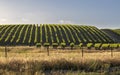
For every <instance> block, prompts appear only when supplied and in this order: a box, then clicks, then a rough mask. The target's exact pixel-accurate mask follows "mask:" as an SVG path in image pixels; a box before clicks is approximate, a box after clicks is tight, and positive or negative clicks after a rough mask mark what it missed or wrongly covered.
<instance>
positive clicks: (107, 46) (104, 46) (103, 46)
mask: <svg viewBox="0 0 120 75" xmlns="http://www.w3.org/2000/svg"><path fill="white" fill-rule="evenodd" d="M109 46H110V44H102V46H101V48H102V49H104V50H106V49H109Z"/></svg>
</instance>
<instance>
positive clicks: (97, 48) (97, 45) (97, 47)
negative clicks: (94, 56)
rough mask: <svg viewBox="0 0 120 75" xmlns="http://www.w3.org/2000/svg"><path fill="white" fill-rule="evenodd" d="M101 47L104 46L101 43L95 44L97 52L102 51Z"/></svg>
mask: <svg viewBox="0 0 120 75" xmlns="http://www.w3.org/2000/svg"><path fill="white" fill-rule="evenodd" d="M101 45H102V44H101V43H95V45H94V48H95V49H96V50H100V47H101Z"/></svg>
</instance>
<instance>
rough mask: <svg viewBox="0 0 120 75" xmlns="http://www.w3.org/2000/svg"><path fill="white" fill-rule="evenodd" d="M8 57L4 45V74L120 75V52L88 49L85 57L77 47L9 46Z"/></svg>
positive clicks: (0, 64) (0, 58)
mask: <svg viewBox="0 0 120 75" xmlns="http://www.w3.org/2000/svg"><path fill="white" fill-rule="evenodd" d="M7 50H8V51H9V52H8V57H7V58H5V57H4V48H2V47H1V48H0V51H1V52H0V75H16V74H17V75H41V74H43V75H44V74H45V75H48V74H51V75H86V74H91V75H93V74H94V75H99V74H102V75H104V74H112V73H113V74H114V75H115V73H116V74H118V75H119V74H120V72H119V70H120V52H119V51H117V50H115V51H114V53H113V57H111V53H110V51H109V50H108V51H95V50H91V51H88V50H85V51H84V56H83V57H81V51H80V49H77V50H59V49H58V50H50V56H47V52H46V50H45V49H41V50H40V49H38V48H34V47H33V48H32V47H28V48H26V47H25V48H24V47H14V48H13V47H9V48H7Z"/></svg>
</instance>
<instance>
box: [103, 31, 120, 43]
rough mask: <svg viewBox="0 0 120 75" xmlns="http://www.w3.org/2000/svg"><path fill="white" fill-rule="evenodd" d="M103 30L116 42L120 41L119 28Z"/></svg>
mask: <svg viewBox="0 0 120 75" xmlns="http://www.w3.org/2000/svg"><path fill="white" fill-rule="evenodd" d="M102 31H104V32H105V33H107V34H108V35H109V36H110V37H111V38H112V39H113V40H114V41H115V42H118V43H120V29H119V30H111V29H102Z"/></svg>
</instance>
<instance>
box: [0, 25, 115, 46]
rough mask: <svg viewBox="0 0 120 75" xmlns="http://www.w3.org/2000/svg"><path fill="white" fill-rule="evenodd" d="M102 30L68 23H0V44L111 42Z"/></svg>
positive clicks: (32, 44)
mask: <svg viewBox="0 0 120 75" xmlns="http://www.w3.org/2000/svg"><path fill="white" fill-rule="evenodd" d="M113 42H114V41H113V40H112V39H111V38H110V37H109V36H108V35H107V34H106V33H105V32H103V31H101V30H99V29H98V28H96V27H94V26H80V25H69V24H65V25H64V24H63V25H61V24H40V25H38V24H26V25H22V24H20V25H0V45H1V46H3V45H29V46H34V45H36V44H37V43H40V44H41V45H44V44H45V43H49V45H53V44H58V45H60V44H61V43H64V44H65V45H67V46H69V45H70V44H71V43H73V44H75V45H79V44H80V43H84V44H86V43H113Z"/></svg>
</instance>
